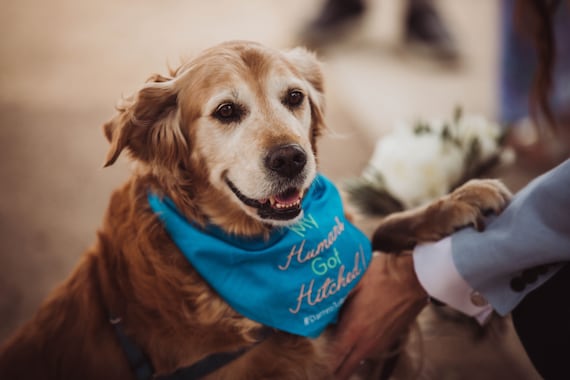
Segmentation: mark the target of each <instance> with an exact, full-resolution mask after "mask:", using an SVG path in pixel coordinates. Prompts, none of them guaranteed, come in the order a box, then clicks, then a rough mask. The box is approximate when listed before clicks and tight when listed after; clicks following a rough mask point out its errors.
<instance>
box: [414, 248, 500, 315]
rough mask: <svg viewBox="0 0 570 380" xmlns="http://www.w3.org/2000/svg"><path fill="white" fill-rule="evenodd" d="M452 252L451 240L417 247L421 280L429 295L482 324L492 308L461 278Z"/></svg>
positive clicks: (415, 253)
mask: <svg viewBox="0 0 570 380" xmlns="http://www.w3.org/2000/svg"><path fill="white" fill-rule="evenodd" d="M451 252H452V251H451V237H446V238H444V239H442V240H440V241H438V242H435V243H426V244H421V245H418V246H416V248H415V249H414V256H413V257H414V268H415V271H416V275H417V276H418V280H419V281H420V284H422V286H423V287H424V289H425V290H426V291H427V292H428V294H429V295H430V296H432V297H434V298H437V299H438V300H439V301H441V302H444V303H445V304H447V305H448V306H450V307H452V308H453V309H455V310H457V311H460V312H462V313H464V314H467V315H469V316H471V317H474V318H475V319H476V320H477V321H478V322H479V323H480V324H481V325H483V324H484V323H485V322H487V321H488V320H489V317H490V316H491V313H492V312H493V308H492V306H491V305H489V304H488V303H487V302H486V301H485V299H484V298H483V297H482V296H481V295H480V294H479V293H478V292H476V291H475V290H474V289H473V288H471V286H470V285H469V284H468V283H467V282H466V281H465V280H464V279H463V277H461V275H460V274H459V272H458V271H457V268H456V267H455V263H454V262H453V256H452V254H451ZM474 302H475V303H474Z"/></svg>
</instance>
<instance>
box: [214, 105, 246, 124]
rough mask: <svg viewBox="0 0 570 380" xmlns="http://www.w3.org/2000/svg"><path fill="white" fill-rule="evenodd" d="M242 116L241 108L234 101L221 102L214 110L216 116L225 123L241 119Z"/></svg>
mask: <svg viewBox="0 0 570 380" xmlns="http://www.w3.org/2000/svg"><path fill="white" fill-rule="evenodd" d="M241 116H242V110H241V108H240V107H239V106H238V105H236V104H234V103H224V104H221V105H220V106H219V107H218V108H217V109H216V112H214V117H215V118H216V119H218V120H220V121H222V122H224V123H231V122H234V121H239V120H240V119H241Z"/></svg>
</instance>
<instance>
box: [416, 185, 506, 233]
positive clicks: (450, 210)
mask: <svg viewBox="0 0 570 380" xmlns="http://www.w3.org/2000/svg"><path fill="white" fill-rule="evenodd" d="M511 197H512V194H511V192H510V191H509V189H508V188H507V187H506V186H505V185H504V184H503V183H502V182H501V181H499V180H495V179H473V180H471V181H469V182H467V183H465V184H464V185H462V186H461V187H459V188H457V189H455V190H454V191H453V192H452V193H451V194H449V195H447V196H445V197H443V198H441V199H440V200H439V201H436V202H435V203H433V204H431V205H430V206H428V208H427V210H426V218H427V219H426V220H428V221H429V220H431V223H430V224H431V226H432V227H431V228H427V229H425V230H424V232H425V235H424V236H421V237H420V241H422V240H424V241H425V240H428V241H435V240H439V239H441V238H443V237H445V236H448V235H450V234H451V233H453V232H454V231H456V230H458V229H461V228H463V227H467V226H473V227H474V228H476V229H477V230H478V231H483V230H484V229H485V216H487V215H489V214H490V213H495V214H499V213H500V212H501V211H503V209H504V208H505V207H506V206H507V204H508V203H509V201H510V199H511ZM430 230H431V231H430Z"/></svg>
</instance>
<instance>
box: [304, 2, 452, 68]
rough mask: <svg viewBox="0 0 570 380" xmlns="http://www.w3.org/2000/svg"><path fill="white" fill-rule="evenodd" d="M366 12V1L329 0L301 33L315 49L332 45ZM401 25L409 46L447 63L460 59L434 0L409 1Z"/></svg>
mask: <svg viewBox="0 0 570 380" xmlns="http://www.w3.org/2000/svg"><path fill="white" fill-rule="evenodd" d="M366 10H367V4H366V0H326V1H325V3H324V5H323V7H322V8H321V10H320V13H319V14H318V15H317V17H316V18H315V19H313V20H312V21H311V22H310V23H309V24H308V25H307V26H306V27H305V28H304V30H303V31H302V34H301V40H302V42H303V43H305V44H306V45H307V46H308V47H310V48H313V49H318V48H319V47H323V46H326V45H328V44H330V43H333V42H335V41H337V40H338V38H339V37H342V36H344V35H346V34H348V33H350V32H351V31H352V29H353V27H354V26H355V25H356V24H357V23H358V22H359V21H360V20H361V19H362V18H363V16H364V14H365V13H366ZM402 23H403V30H404V42H405V43H406V44H407V45H408V46H413V47H415V48H418V49H421V50H422V51H424V52H427V53H431V54H433V55H434V56H435V57H436V58H438V59H441V60H445V61H455V60H457V59H458V58H459V52H458V49H457V46H456V43H455V40H454V38H453V36H452V34H451V33H450V32H449V30H448V27H447V26H446V25H445V23H444V21H443V19H442V17H441V16H440V14H439V12H438V10H437V9H436V7H435V6H434V4H433V2H432V1H431V0H407V1H406V5H405V10H404V19H403V20H402Z"/></svg>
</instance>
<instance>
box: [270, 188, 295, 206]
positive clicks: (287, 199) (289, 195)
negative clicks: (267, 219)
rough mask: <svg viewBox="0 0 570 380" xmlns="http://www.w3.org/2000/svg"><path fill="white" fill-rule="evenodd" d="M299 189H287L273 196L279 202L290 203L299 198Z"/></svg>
mask: <svg viewBox="0 0 570 380" xmlns="http://www.w3.org/2000/svg"><path fill="white" fill-rule="evenodd" d="M299 195H300V194H299V191H298V190H294V189H292V190H288V191H286V192H284V193H282V194H278V195H276V196H275V200H276V201H277V202H279V203H292V202H295V201H296V200H297V199H299Z"/></svg>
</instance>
